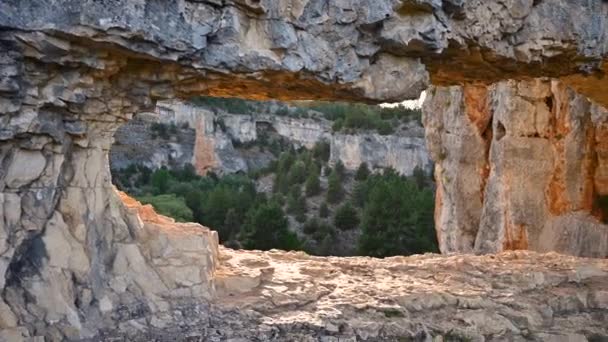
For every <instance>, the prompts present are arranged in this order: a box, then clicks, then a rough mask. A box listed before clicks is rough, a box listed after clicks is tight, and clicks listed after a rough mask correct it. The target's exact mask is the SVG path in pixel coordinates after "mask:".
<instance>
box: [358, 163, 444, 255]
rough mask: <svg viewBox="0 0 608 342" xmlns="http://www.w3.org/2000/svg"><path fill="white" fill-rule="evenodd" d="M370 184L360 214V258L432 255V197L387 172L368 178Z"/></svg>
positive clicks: (428, 191) (430, 194)
mask: <svg viewBox="0 0 608 342" xmlns="http://www.w3.org/2000/svg"><path fill="white" fill-rule="evenodd" d="M371 178H375V181H374V180H372V182H370V180H368V182H370V184H372V186H371V189H370V190H369V198H368V199H367V200H366V204H365V208H364V210H363V220H362V228H363V232H362V235H361V237H360V239H359V251H360V253H361V254H362V255H369V256H375V257H386V256H392V255H410V254H416V253H425V252H436V251H437V240H436V235H435V229H434V226H433V202H434V201H433V193H432V192H431V190H430V189H428V188H424V189H420V188H418V186H417V185H416V184H415V182H413V181H411V180H410V179H407V178H405V177H400V176H399V175H397V174H396V173H395V172H391V171H390V170H389V171H388V172H386V173H385V174H384V175H381V176H380V175H379V176H373V177H370V179H371Z"/></svg>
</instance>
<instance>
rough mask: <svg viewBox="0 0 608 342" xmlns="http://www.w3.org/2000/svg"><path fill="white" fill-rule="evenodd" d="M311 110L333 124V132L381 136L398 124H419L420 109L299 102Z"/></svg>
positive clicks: (390, 132)
mask: <svg viewBox="0 0 608 342" xmlns="http://www.w3.org/2000/svg"><path fill="white" fill-rule="evenodd" d="M298 104H299V105H301V106H306V107H308V108H310V109H312V110H315V111H317V112H321V113H323V115H324V117H325V118H326V119H328V120H331V121H333V122H334V124H333V127H332V128H333V130H334V132H340V131H347V132H350V131H353V130H376V131H378V133H380V134H383V135H388V134H392V133H393V131H394V127H395V126H397V125H398V124H399V122H409V121H417V122H421V118H422V112H421V111H420V109H412V108H408V107H405V106H403V105H398V106H395V107H382V106H372V105H365V104H360V103H346V102H320V101H312V102H299V103H298Z"/></svg>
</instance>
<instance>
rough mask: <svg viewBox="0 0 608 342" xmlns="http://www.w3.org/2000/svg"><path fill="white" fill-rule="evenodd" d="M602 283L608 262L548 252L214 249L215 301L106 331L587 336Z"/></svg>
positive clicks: (269, 336)
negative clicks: (341, 254) (370, 253)
mask: <svg viewBox="0 0 608 342" xmlns="http://www.w3.org/2000/svg"><path fill="white" fill-rule="evenodd" d="M607 285H608V261H606V260H590V259H580V258H575V257H568V256H563V255H559V254H555V253H551V254H544V255H543V254H536V253H533V252H508V253H503V254H497V255H492V256H477V257H476V256H470V255H468V256H467V255H459V256H449V257H446V256H440V255H430V254H429V255H423V256H414V257H395V258H387V259H384V260H380V259H372V258H336V257H331V258H319V257H310V256H307V255H304V254H302V253H285V252H282V251H271V252H264V253H262V252H255V251H234V250H229V249H224V248H222V249H221V250H220V267H219V268H218V270H217V272H216V276H215V286H216V291H217V297H216V298H215V299H214V300H213V301H211V302H210V303H209V304H208V305H205V306H199V307H197V308H196V309H193V311H190V314H189V315H187V316H184V318H185V319H184V320H183V321H181V322H179V321H171V320H168V319H167V318H165V319H164V321H165V322H170V323H168V324H167V326H165V327H164V328H163V329H151V328H149V326H150V324H151V322H154V321H158V318H156V317H157V315H162V314H159V313H149V314H147V315H143V316H142V317H139V318H138V319H137V320H136V321H137V322H139V323H140V324H141V333H142V334H143V335H139V334H138V333H137V332H136V331H137V330H135V329H133V330H135V331H133V330H132V329H128V330H126V332H125V330H123V331H114V332H113V333H114V334H115V335H114V336H124V335H120V334H125V335H126V336H128V337H129V340H133V341H149V340H153V339H154V338H159V337H161V336H171V337H172V338H175V339H178V338H181V337H184V336H190V338H192V339H195V340H203V341H219V340H226V339H228V340H230V339H233V340H237V341H240V340H243V341H251V340H259V341H336V342H337V341H442V340H443V341H487V340H491V341H562V340H563V341H591V340H601V339H602V338H606V337H608V291H607V290H606V286H607ZM180 310H183V311H179V312H184V313H185V312H187V311H186V310H184V309H180ZM196 310H198V311H196ZM161 317H162V316H161ZM169 317H173V318H174V319H175V318H176V317H181V316H179V315H177V316H176V315H175V314H169ZM131 324H133V323H131ZM178 324H179V327H180V328H179V330H178V329H177V326H178ZM144 327H145V328H144ZM110 336H111V334H110Z"/></svg>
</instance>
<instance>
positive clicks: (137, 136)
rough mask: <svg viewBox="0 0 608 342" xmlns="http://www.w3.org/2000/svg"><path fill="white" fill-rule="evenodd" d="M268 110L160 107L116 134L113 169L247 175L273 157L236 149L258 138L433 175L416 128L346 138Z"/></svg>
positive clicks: (348, 162)
mask: <svg viewBox="0 0 608 342" xmlns="http://www.w3.org/2000/svg"><path fill="white" fill-rule="evenodd" d="M266 110H268V113H266V112H264V109H260V112H259V113H253V114H251V115H242V114H234V113H226V112H223V111H220V110H212V109H209V108H207V109H205V108H201V107H198V106H195V105H191V104H188V103H184V102H181V101H163V102H159V103H158V105H157V107H156V110H155V112H154V113H142V114H139V115H138V117H137V119H136V120H132V121H130V122H129V123H128V124H126V125H124V126H123V127H121V128H120V129H118V130H117V132H116V134H115V143H114V145H113V147H112V150H111V153H110V159H111V161H112V167H116V168H123V167H126V166H128V165H129V164H131V163H141V164H143V165H146V166H148V167H151V168H159V167H160V166H163V165H164V166H183V165H184V164H186V163H192V165H194V166H195V169H196V170H197V171H198V173H199V174H201V175H203V174H205V173H206V172H208V171H214V172H215V173H218V174H223V173H236V172H246V171H248V170H249V169H250V167H256V166H257V167H258V168H260V167H262V166H265V164H267V163H268V162H269V161H270V160H272V159H274V157H273V156H272V155H270V156H269V155H268V154H261V155H260V154H256V155H254V156H251V155H249V154H246V153H243V151H240V150H239V149H238V148H236V147H235V144H242V143H252V142H256V141H259V140H260V138H261V136H262V135H267V134H274V135H276V136H278V137H281V138H282V139H284V140H285V141H287V142H289V143H290V144H292V145H294V146H295V147H306V148H308V149H312V148H313V147H314V145H315V144H316V143H318V142H322V141H324V142H328V143H329V145H330V162H331V163H336V162H338V161H340V162H342V163H343V164H344V165H345V167H346V168H347V169H349V170H352V171H354V170H357V168H358V167H359V166H360V165H361V164H362V163H367V165H368V166H369V167H370V168H372V169H381V168H389V167H390V168H394V169H395V170H396V171H397V172H399V173H401V174H404V175H411V174H412V173H413V171H414V169H415V168H420V169H421V170H424V171H426V172H427V173H430V172H431V168H432V163H431V160H430V158H429V155H428V152H427V151H426V146H425V144H424V139H423V130H422V127H420V126H418V125H416V124H415V123H412V124H410V125H408V126H407V127H404V130H399V131H397V132H396V133H394V134H390V135H380V134H378V133H375V132H366V131H360V132H352V133H349V134H345V133H334V132H332V122H331V121H328V120H325V119H324V118H322V117H320V116H317V117H314V118H293V117H289V116H279V115H276V113H273V109H272V107H271V106H268V108H267V109H266ZM275 111H276V110H275ZM319 114H320V113H319ZM146 122H148V124H147V125H146ZM150 122H160V123H164V124H172V125H174V127H175V129H176V132H175V133H173V134H171V137H170V139H168V140H167V141H162V139H158V137H155V136H154V135H153V131H152V130H151V127H150V124H149V123H150ZM185 126H187V127H189V128H191V129H192V130H194V135H195V138H194V139H192V138H191V134H192V133H191V132H190V131H189V130H184V127H185ZM142 130H143V131H144V132H142ZM145 130H147V131H148V133H147V134H146V132H145ZM269 131H270V132H269ZM159 140H160V142H159ZM257 159H260V160H257Z"/></svg>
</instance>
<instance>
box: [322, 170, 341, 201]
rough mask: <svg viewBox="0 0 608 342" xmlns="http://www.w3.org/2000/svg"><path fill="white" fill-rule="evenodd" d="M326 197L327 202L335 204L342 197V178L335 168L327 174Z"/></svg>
mask: <svg viewBox="0 0 608 342" xmlns="http://www.w3.org/2000/svg"><path fill="white" fill-rule="evenodd" d="M327 184H328V185H327V195H326V199H327V202H328V203H331V204H336V203H338V202H340V200H341V199H342V198H343V197H344V188H343V187H342V179H341V178H340V176H339V175H338V172H337V171H336V170H333V171H332V172H331V173H330V174H329V178H328V183H327Z"/></svg>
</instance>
